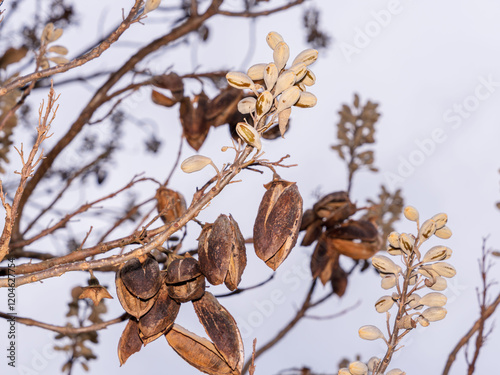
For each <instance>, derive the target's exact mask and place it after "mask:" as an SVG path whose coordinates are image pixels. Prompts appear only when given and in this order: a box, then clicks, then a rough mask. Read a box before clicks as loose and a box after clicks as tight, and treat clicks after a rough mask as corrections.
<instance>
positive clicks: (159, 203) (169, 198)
mask: <svg viewBox="0 0 500 375" xmlns="http://www.w3.org/2000/svg"><path fill="white" fill-rule="evenodd" d="M155 198H156V209H157V211H158V213H159V214H161V219H162V220H163V222H164V223H165V224H167V223H171V222H173V221H175V220H177V219H178V218H180V217H181V216H182V214H184V212H186V200H185V199H184V196H183V195H182V194H181V193H179V192H177V191H175V190H171V189H168V188H166V187H163V186H162V187H160V188H158V190H156V195H155Z"/></svg>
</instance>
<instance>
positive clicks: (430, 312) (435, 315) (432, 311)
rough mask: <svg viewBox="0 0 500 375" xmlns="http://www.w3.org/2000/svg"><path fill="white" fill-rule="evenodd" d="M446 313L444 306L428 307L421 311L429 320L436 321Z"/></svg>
mask: <svg viewBox="0 0 500 375" xmlns="http://www.w3.org/2000/svg"><path fill="white" fill-rule="evenodd" d="M446 313H447V311H446V309H445V308H444V307H429V308H428V309H425V310H424V311H423V312H422V316H423V317H424V318H425V319H427V320H428V321H429V322H437V321H438V320H441V319H444V317H445V316H446Z"/></svg>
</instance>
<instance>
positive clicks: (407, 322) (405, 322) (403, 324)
mask: <svg viewBox="0 0 500 375" xmlns="http://www.w3.org/2000/svg"><path fill="white" fill-rule="evenodd" d="M396 325H397V327H398V328H399V329H413V328H417V322H416V321H414V320H413V319H412V317H411V316H410V315H405V316H403V317H402V318H401V319H400V320H398V321H397V323H396Z"/></svg>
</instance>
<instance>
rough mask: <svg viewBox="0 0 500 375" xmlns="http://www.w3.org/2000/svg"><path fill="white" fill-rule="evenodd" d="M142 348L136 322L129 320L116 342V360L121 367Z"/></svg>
mask: <svg viewBox="0 0 500 375" xmlns="http://www.w3.org/2000/svg"><path fill="white" fill-rule="evenodd" d="M141 348H142V340H141V338H140V337H139V327H138V325H137V321H135V320H133V319H130V320H129V321H128V323H127V326H126V327H125V329H124V330H123V332H122V335H121V337H120V341H119V342H118V359H119V360H120V366H122V365H123V364H124V363H125V362H127V359H128V358H129V357H130V356H131V355H132V354H134V353H137V352H138V351H140V350H141Z"/></svg>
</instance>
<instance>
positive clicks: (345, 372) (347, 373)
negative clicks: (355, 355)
mask: <svg viewBox="0 0 500 375" xmlns="http://www.w3.org/2000/svg"><path fill="white" fill-rule="evenodd" d="M337 374H338V375H352V374H351V372H350V371H349V369H348V368H345V367H343V368H341V369H340V370H339V372H338V373H337Z"/></svg>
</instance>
